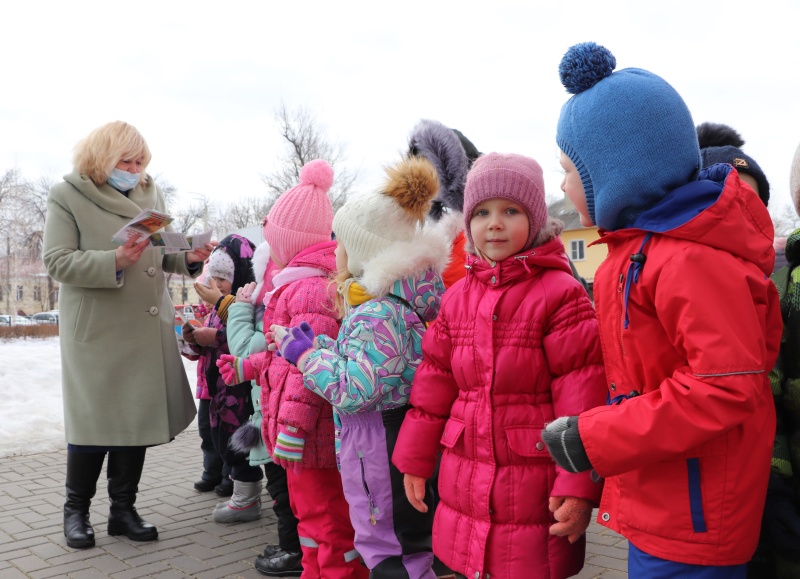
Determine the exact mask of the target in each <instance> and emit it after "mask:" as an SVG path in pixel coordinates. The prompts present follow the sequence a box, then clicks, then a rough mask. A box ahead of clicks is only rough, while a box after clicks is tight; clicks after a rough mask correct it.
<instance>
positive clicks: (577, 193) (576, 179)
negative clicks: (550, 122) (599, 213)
mask: <svg viewBox="0 0 800 579" xmlns="http://www.w3.org/2000/svg"><path fill="white" fill-rule="evenodd" d="M558 162H559V163H561V168H562V169H564V180H563V181H562V182H561V190H562V191H563V192H564V194H565V195H566V196H567V199H569V201H570V203H572V205H573V206H575V210H576V211H577V212H578V215H580V217H581V225H583V226H584V227H592V225H594V224H593V223H592V220H591V218H590V217H589V209H587V207H586V194H585V193H584V192H583V181H581V176H580V175H579V174H578V170H577V169H576V168H575V163H573V162H572V159H570V158H569V157H567V156H566V155H565V154H564V153H563V152H562V153H561V157H560V158H559V160H558Z"/></svg>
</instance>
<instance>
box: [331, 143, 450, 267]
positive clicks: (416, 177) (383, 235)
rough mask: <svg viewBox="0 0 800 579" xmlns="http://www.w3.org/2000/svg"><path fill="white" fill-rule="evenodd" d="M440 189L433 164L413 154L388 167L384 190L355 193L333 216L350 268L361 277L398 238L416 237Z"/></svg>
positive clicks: (399, 240)
mask: <svg viewBox="0 0 800 579" xmlns="http://www.w3.org/2000/svg"><path fill="white" fill-rule="evenodd" d="M438 190H439V179H438V176H437V174H436V169H434V167H433V165H432V164H431V163H430V162H429V161H427V160H426V159H424V158H422V157H409V158H407V159H404V160H402V161H400V162H399V163H397V164H395V165H392V166H391V167H388V168H386V182H385V184H384V186H383V188H382V189H381V190H380V191H377V192H374V193H370V194H368V195H361V196H359V197H351V198H350V199H349V200H348V201H347V202H346V203H345V204H344V205H343V206H342V207H341V209H339V210H338V211H337V212H336V216H335V217H334V218H333V231H334V233H335V234H336V240H337V241H339V242H340V243H341V244H342V245H344V249H345V251H346V252H347V269H348V270H349V272H350V273H351V274H352V275H353V276H355V277H361V276H362V275H363V273H364V264H365V263H367V262H368V261H369V260H370V259H372V258H373V257H375V256H376V255H378V254H379V253H381V252H383V251H385V250H387V249H389V248H390V247H391V246H392V245H393V244H395V243H397V242H408V241H412V240H413V239H414V236H415V234H416V232H417V228H418V227H419V226H420V225H421V224H422V222H423V221H424V220H425V215H426V214H427V213H428V210H429V209H430V206H431V201H432V200H433V198H434V197H436V193H437V192H438Z"/></svg>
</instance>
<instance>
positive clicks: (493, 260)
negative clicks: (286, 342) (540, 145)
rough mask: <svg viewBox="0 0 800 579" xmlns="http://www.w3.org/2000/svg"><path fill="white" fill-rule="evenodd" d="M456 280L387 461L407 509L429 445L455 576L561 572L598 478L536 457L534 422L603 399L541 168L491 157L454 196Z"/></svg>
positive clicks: (578, 561) (443, 546)
mask: <svg viewBox="0 0 800 579" xmlns="http://www.w3.org/2000/svg"><path fill="white" fill-rule="evenodd" d="M464 220H465V224H466V234H467V243H468V247H469V248H470V253H469V254H468V255H467V259H466V267H467V275H466V277H465V278H464V279H462V280H460V281H458V282H456V283H455V284H454V285H453V286H452V287H451V288H450V289H449V290H448V291H447V293H445V295H444V298H443V300H442V307H441V310H440V312H439V316H438V317H437V319H436V321H435V322H434V323H433V324H432V325H431V327H430V328H429V329H428V331H427V332H426V334H425V337H424V338H423V343H422V350H423V356H424V359H423V362H422V364H421V365H420V367H419V369H418V370H417V373H416V376H415V377H414V387H413V388H412V390H411V405H412V407H413V408H412V409H411V410H410V411H409V412H408V415H407V417H406V420H405V422H404V423H403V426H402V428H401V430H400V434H399V438H398V441H397V446H396V448H395V451H394V454H393V457H392V462H393V463H394V464H395V465H396V466H397V468H398V469H399V470H400V471H401V472H403V473H404V474H405V486H406V494H407V496H408V500H409V501H410V502H411V504H412V505H414V506H415V507H416V508H417V509H418V510H420V511H423V512H424V511H426V510H427V507H426V505H425V503H424V502H423V500H422V499H423V498H424V495H425V479H427V478H429V477H430V476H431V475H432V474H433V470H434V465H435V463H436V457H437V454H438V452H439V449H440V447H441V446H444V453H443V455H442V459H441V467H440V471H439V483H440V484H439V493H440V500H441V502H440V503H439V506H438V507H437V510H436V515H435V520H434V527H433V551H434V553H435V554H436V555H437V556H438V557H439V558H440V559H441V560H442V562H444V563H445V564H446V565H447V566H448V567H450V568H451V569H453V570H455V571H457V572H459V573H462V574H463V575H465V576H467V577H550V578H553V579H555V578H559V577H562V578H563V577H568V576H571V575H574V574H576V573H578V571H580V569H581V568H582V567H583V559H584V550H585V544H586V543H585V538H584V537H583V534H584V532H585V530H586V528H587V526H588V524H589V518H590V516H591V510H592V506H593V505H594V504H595V503H596V502H597V501H598V500H599V498H600V492H601V485H600V484H599V481H598V479H597V478H592V477H590V475H589V473H583V474H577V475H576V474H572V473H569V472H566V471H565V470H564V469H562V468H558V467H556V465H555V464H554V463H553V462H552V461H551V460H548V456H547V450H546V449H545V447H544V444H543V443H542V440H541V437H540V431H541V429H542V428H543V427H544V425H545V424H547V423H548V422H550V421H552V420H553V419H554V418H555V417H556V416H560V415H564V414H573V413H577V412H580V411H583V410H587V409H589V408H592V407H594V406H596V405H598V404H602V403H603V399H604V393H605V386H604V376H603V365H602V353H601V350H600V342H599V339H598V334H597V321H596V319H595V315H594V310H593V309H592V304H591V303H590V301H589V298H588V296H587V295H586V291H585V290H584V289H583V287H582V286H581V285H580V283H579V282H577V281H576V280H575V279H574V278H573V277H572V275H571V269H570V266H569V261H568V260H567V256H566V254H565V252H564V246H563V244H562V243H561V240H560V239H559V238H558V234H559V233H560V231H561V224H560V223H559V222H555V221H553V220H549V219H548V217H547V207H546V204H545V196H544V182H543V179H542V169H541V167H540V166H539V164H538V163H537V162H536V161H534V160H533V159H529V158H527V157H522V156H520V155H500V154H497V153H491V154H488V155H484V156H482V157H480V158H479V159H478V160H476V161H475V163H474V165H473V167H472V169H471V170H470V172H469V174H468V176H467V183H466V189H465V192H464Z"/></svg>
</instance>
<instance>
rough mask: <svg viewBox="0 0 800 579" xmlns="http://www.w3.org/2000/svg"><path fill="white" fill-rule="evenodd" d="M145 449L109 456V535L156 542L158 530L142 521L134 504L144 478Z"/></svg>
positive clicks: (115, 452)
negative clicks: (141, 479) (140, 482)
mask: <svg viewBox="0 0 800 579" xmlns="http://www.w3.org/2000/svg"><path fill="white" fill-rule="evenodd" d="M146 450H147V449H146V448H145V447H141V448H135V449H133V450H127V451H111V452H109V453H108V497H109V498H110V499H111V509H110V511H109V515H108V534H109V535H125V536H126V537H128V538H129V539H130V540H131V541H154V540H156V539H158V530H157V529H156V528H155V527H154V526H153V525H151V524H150V523H146V522H145V521H143V520H142V517H140V516H139V513H137V512H136V509H135V508H134V506H133V504H134V503H135V502H136V493H137V492H138V490H139V479H140V478H141V477H142V467H143V466H144V454H145V451H146Z"/></svg>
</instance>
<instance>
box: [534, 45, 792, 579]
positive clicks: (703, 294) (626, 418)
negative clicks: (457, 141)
mask: <svg viewBox="0 0 800 579" xmlns="http://www.w3.org/2000/svg"><path fill="white" fill-rule="evenodd" d="M615 66H616V61H615V59H614V56H613V55H612V54H611V53H610V52H609V51H608V50H606V49H605V48H603V47H602V46H598V45H596V44H594V43H591V42H588V43H584V44H579V45H576V46H573V47H572V48H570V50H569V51H568V52H567V54H566V55H565V56H564V59H563V60H562V61H561V66H560V72H561V80H562V82H563V83H564V86H565V87H566V88H567V90H568V91H569V92H571V93H573V95H574V96H572V97H571V98H570V99H569V100H568V101H567V102H566V103H565V104H564V106H563V108H562V110H561V117H560V119H559V121H558V132H557V142H558V145H559V147H560V149H561V151H562V155H561V165H562V167H563V168H564V171H565V177H564V182H563V184H562V189H563V190H564V192H565V193H566V195H567V197H568V198H569V199H570V200H571V201H572V203H573V205H575V208H576V209H577V210H578V212H579V213H580V215H581V222H582V223H583V224H584V225H586V226H589V225H591V224H595V225H597V226H598V227H599V228H600V231H601V235H602V239H601V241H602V242H603V243H606V244H608V257H607V258H606V260H605V261H604V262H603V263H602V265H601V266H600V268H599V269H598V270H597V273H596V275H595V282H594V290H595V293H594V295H595V300H596V305H597V312H598V320H599V323H600V337H601V339H602V342H603V354H604V357H605V366H606V376H607V383H608V396H609V399H610V402H611V404H610V405H607V406H603V407H600V408H596V409H594V410H589V411H587V412H583V413H580V414H578V413H569V414H568V415H566V416H564V417H562V418H559V419H558V420H556V421H554V422H552V423H551V424H549V425H548V426H547V429H546V431H545V432H544V434H543V438H544V441H545V443H546V444H547V446H548V449H549V450H550V452H551V453H552V455H553V457H554V458H555V459H556V461H557V462H558V464H560V465H561V466H562V467H563V468H565V469H568V470H569V471H571V472H584V471H589V470H590V469H592V468H593V469H594V470H595V471H596V472H597V473H598V474H599V475H600V476H603V477H606V480H605V488H604V490H603V498H602V501H601V503H600V511H599V522H600V524H602V525H605V526H607V527H610V528H611V529H614V530H615V531H617V532H619V533H621V534H622V535H623V536H625V537H626V538H627V539H628V540H629V542H630V549H629V555H628V574H629V576H631V577H682V578H684V577H690V578H691V577H703V578H723V577H724V578H734V577H735V578H739V577H744V575H745V563H746V562H747V561H748V560H749V559H750V557H751V556H752V555H753V552H754V550H755V548H756V543H757V542H758V534H759V526H760V525H759V522H760V520H761V513H762V509H763V507H764V498H765V495H766V491H767V481H768V478H769V468H770V457H771V454H772V442H773V437H774V435H775V409H774V407H773V403H772V395H771V391H770V384H769V379H768V377H767V372H768V371H769V370H770V369H771V368H772V367H773V365H774V363H775V359H776V356H777V353H778V346H779V342H780V338H781V325H782V324H781V318H780V309H779V305H778V293H777V291H776V290H775V287H774V286H773V285H772V283H771V282H770V280H769V277H768V276H769V274H770V273H771V272H772V264H773V261H774V260H775V252H774V250H773V248H772V237H773V230H772V223H771V221H770V217H769V214H768V213H767V211H766V209H765V207H764V203H763V202H762V201H761V200H760V199H759V198H758V196H757V195H756V193H755V192H754V191H753V189H752V188H751V187H750V186H749V185H747V184H746V183H745V182H744V181H743V180H741V179H740V178H739V175H738V173H737V172H736V170H735V169H734V168H733V167H732V166H731V165H728V164H718V165H713V166H711V167H708V168H707V169H703V170H702V171H700V151H699V147H698V142H697V135H696V132H695V126H694V122H693V121H692V117H691V115H690V114H689V110H688V108H687V107H686V104H685V103H684V102H683V100H682V99H681V97H680V95H678V93H677V92H675V90H674V89H673V88H672V87H671V86H670V85H669V84H667V83H666V82H665V81H664V80H663V79H661V78H660V77H658V76H656V75H654V74H652V73H650V72H648V71H646V70H641V69H635V68H629V69H623V70H620V71H617V72H613V70H614V68H615Z"/></svg>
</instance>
